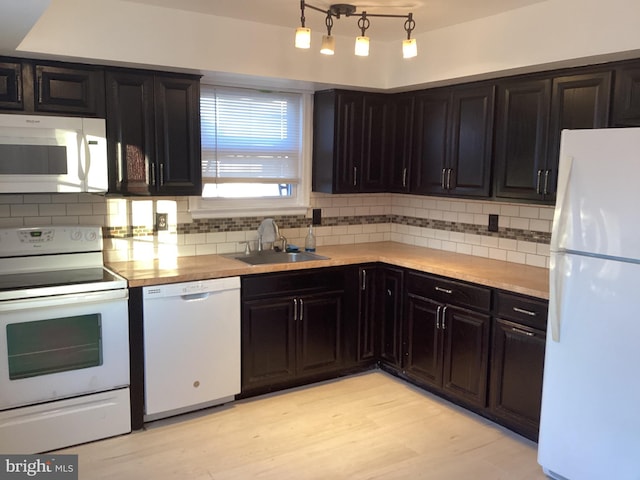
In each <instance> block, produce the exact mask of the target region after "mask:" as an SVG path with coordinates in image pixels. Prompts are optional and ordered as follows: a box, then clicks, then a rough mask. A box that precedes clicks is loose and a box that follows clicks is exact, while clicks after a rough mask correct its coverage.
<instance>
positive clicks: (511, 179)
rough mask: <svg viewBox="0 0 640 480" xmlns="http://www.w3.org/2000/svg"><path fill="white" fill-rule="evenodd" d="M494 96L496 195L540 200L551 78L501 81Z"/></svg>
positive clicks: (545, 154) (545, 151) (545, 155)
mask: <svg viewBox="0 0 640 480" xmlns="http://www.w3.org/2000/svg"><path fill="white" fill-rule="evenodd" d="M497 95H498V110H497V114H496V116H497V120H496V146H495V150H496V173H495V194H496V196H497V197H507V198H522V199H538V200H539V199H541V198H542V197H541V195H542V191H541V186H542V185H541V181H542V175H543V173H544V170H545V168H546V167H545V165H546V159H547V131H548V129H549V108H550V103H551V80H549V79H542V80H524V81H522V80H516V81H512V82H507V83H502V84H500V85H498V94H497Z"/></svg>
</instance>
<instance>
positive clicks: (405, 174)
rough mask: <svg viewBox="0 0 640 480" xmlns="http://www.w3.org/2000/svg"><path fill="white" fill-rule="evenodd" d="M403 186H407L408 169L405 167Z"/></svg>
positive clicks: (403, 170)
mask: <svg viewBox="0 0 640 480" xmlns="http://www.w3.org/2000/svg"><path fill="white" fill-rule="evenodd" d="M402 186H403V187H406V186H407V167H404V168H403V169H402Z"/></svg>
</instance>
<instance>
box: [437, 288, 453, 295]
mask: <svg viewBox="0 0 640 480" xmlns="http://www.w3.org/2000/svg"><path fill="white" fill-rule="evenodd" d="M436 292H442V293H446V294H448V295H451V294H452V293H453V290H449V289H447V288H442V287H436Z"/></svg>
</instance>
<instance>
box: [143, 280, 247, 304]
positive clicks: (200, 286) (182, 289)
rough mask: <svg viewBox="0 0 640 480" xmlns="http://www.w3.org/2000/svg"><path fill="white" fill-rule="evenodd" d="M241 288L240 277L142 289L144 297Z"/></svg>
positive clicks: (169, 284)
mask: <svg viewBox="0 0 640 480" xmlns="http://www.w3.org/2000/svg"><path fill="white" fill-rule="evenodd" d="M239 288H240V277H226V278H214V279H209V280H196V281H193V282H183V283H168V284H166V285H154V286H151V287H144V288H143V289H142V297H143V298H144V299H149V298H162V297H174V296H180V295H193V294H198V293H210V292H221V291H225V290H235V289H239Z"/></svg>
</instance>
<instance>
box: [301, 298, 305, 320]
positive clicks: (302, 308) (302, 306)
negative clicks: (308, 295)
mask: <svg viewBox="0 0 640 480" xmlns="http://www.w3.org/2000/svg"><path fill="white" fill-rule="evenodd" d="M303 318H304V302H303V301H302V299H300V321H302V319H303Z"/></svg>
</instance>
